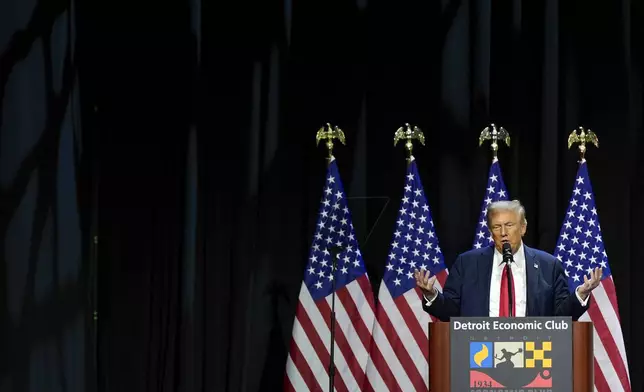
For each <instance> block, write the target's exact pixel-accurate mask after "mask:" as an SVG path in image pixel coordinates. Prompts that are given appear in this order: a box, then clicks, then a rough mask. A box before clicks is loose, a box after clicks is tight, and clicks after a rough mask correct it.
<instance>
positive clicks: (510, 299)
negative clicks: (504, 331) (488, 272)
mask: <svg viewBox="0 0 644 392" xmlns="http://www.w3.org/2000/svg"><path fill="white" fill-rule="evenodd" d="M511 262H512V261H511V260H507V261H506V265H507V267H508V268H507V270H506V271H505V273H506V274H507V275H508V302H509V305H510V307H509V311H510V317H514V306H513V305H514V295H513V289H514V288H513V287H512V286H513V283H514V282H513V279H512V274H511V272H510V271H511V270H510V265H511V264H510V263H511Z"/></svg>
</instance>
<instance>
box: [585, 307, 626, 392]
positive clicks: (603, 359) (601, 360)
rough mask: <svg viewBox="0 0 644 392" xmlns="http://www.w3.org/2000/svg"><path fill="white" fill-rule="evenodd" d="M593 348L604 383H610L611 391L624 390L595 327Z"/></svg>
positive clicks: (620, 391)
mask: <svg viewBox="0 0 644 392" xmlns="http://www.w3.org/2000/svg"><path fill="white" fill-rule="evenodd" d="M591 318H592V316H591ZM593 348H594V350H593V352H594V355H595V360H596V361H597V363H598V364H599V368H600V369H601V372H602V374H603V375H604V378H605V379H606V383H607V384H608V385H611V390H612V391H613V392H624V387H623V386H622V384H621V383H620V382H619V378H618V377H617V373H615V369H614V368H613V367H612V366H611V358H610V354H609V352H608V351H607V350H606V347H605V346H604V342H603V341H602V339H601V335H600V334H599V333H598V332H597V329H596V328H595V329H594V331H593ZM602 392H603V391H602Z"/></svg>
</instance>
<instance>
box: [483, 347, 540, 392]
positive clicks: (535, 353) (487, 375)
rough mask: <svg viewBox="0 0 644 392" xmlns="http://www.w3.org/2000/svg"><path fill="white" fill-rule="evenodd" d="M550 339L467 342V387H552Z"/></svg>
mask: <svg viewBox="0 0 644 392" xmlns="http://www.w3.org/2000/svg"><path fill="white" fill-rule="evenodd" d="M551 351H552V342H551V341H537V342H533V341H526V342H523V341H509V342H470V387H471V388H552V373H551V368H552V358H551V357H550V355H549V354H550V352H551Z"/></svg>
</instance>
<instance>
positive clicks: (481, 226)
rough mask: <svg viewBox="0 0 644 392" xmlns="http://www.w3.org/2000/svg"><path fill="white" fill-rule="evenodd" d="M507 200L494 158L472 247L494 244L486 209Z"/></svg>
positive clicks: (499, 168)
mask: <svg viewBox="0 0 644 392" xmlns="http://www.w3.org/2000/svg"><path fill="white" fill-rule="evenodd" d="M508 198H509V195H508V190H507V188H506V187H505V183H504V182H503V176H502V175H501V165H500V164H499V160H498V158H496V157H495V158H494V159H493V160H492V165H490V172H489V174H488V179H487V188H486V189H485V198H483V203H482V204H481V213H480V215H479V221H478V222H479V223H478V227H477V229H476V235H475V236H474V245H473V246H474V248H475V249H481V247H484V246H491V245H493V244H494V240H493V239H492V234H490V231H489V230H488V228H487V218H486V213H487V207H488V206H489V205H490V204H492V202H495V201H499V200H508ZM486 237H487V240H486Z"/></svg>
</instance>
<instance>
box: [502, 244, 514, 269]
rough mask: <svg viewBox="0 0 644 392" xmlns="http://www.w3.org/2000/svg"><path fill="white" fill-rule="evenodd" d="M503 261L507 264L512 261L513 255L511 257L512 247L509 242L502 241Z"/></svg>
mask: <svg viewBox="0 0 644 392" xmlns="http://www.w3.org/2000/svg"><path fill="white" fill-rule="evenodd" d="M503 262H504V263H506V264H508V266H509V264H510V263H514V257H512V247H511V246H510V243H509V242H504V243H503Z"/></svg>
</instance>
